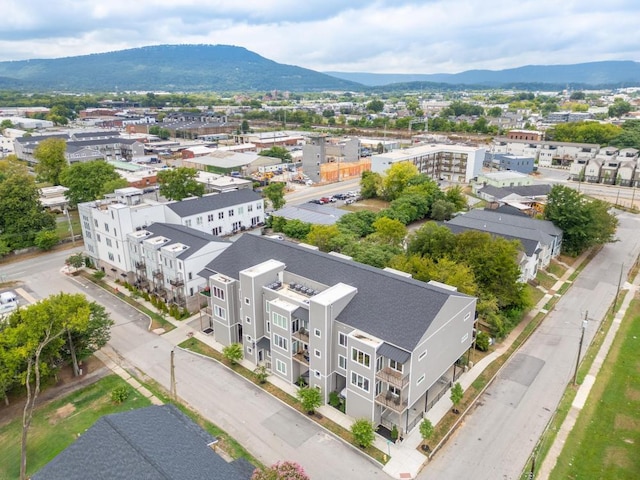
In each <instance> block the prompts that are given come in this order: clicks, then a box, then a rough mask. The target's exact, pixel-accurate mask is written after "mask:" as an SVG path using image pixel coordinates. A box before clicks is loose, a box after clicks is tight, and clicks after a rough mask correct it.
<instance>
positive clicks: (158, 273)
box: [153, 270, 164, 279]
mask: <svg viewBox="0 0 640 480" xmlns="http://www.w3.org/2000/svg"><path fill="white" fill-rule="evenodd" d="M153 276H154V277H155V278H157V279H162V278H163V277H164V275H163V274H162V270H154V271H153Z"/></svg>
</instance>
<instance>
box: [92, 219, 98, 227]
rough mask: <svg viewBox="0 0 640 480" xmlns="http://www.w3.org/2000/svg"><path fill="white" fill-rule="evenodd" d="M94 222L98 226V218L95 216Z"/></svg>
mask: <svg viewBox="0 0 640 480" xmlns="http://www.w3.org/2000/svg"><path fill="white" fill-rule="evenodd" d="M93 224H94V225H95V226H96V227H97V226H98V220H96V219H95V218H94V219H93Z"/></svg>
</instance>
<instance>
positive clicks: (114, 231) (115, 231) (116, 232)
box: [113, 227, 118, 237]
mask: <svg viewBox="0 0 640 480" xmlns="http://www.w3.org/2000/svg"><path fill="white" fill-rule="evenodd" d="M113 235H114V236H115V237H117V236H118V231H117V230H116V229H115V227H114V229H113Z"/></svg>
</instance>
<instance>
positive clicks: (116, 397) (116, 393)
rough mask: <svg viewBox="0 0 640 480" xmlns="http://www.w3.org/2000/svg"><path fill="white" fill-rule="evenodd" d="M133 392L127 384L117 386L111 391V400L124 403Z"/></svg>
mask: <svg viewBox="0 0 640 480" xmlns="http://www.w3.org/2000/svg"><path fill="white" fill-rule="evenodd" d="M130 393H131V389H130V388H129V387H128V386H127V385H122V386H120V387H116V388H114V389H113V390H112V391H111V401H112V402H113V403H117V404H120V403H124V402H125V401H126V400H127V398H129V395H130Z"/></svg>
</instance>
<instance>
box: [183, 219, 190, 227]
mask: <svg viewBox="0 0 640 480" xmlns="http://www.w3.org/2000/svg"><path fill="white" fill-rule="evenodd" d="M184 224H185V226H187V227H190V226H191V219H189V220H185V221H184Z"/></svg>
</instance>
